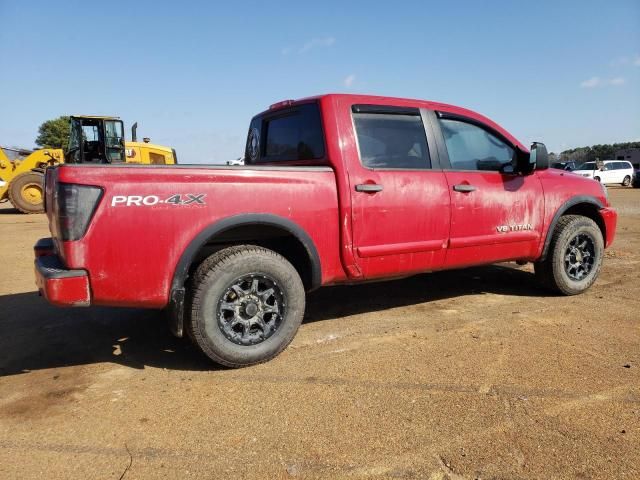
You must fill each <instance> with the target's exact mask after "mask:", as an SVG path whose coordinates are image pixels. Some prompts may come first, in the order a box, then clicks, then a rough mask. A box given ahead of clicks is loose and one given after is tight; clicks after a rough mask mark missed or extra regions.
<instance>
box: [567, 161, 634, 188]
mask: <svg viewBox="0 0 640 480" xmlns="http://www.w3.org/2000/svg"><path fill="white" fill-rule="evenodd" d="M602 163H604V166H603V167H602V168H601V169H598V167H597V166H596V162H586V163H583V164H582V165H579V166H578V168H576V169H575V170H573V172H572V173H575V174H577V175H581V176H583V177H589V178H593V179H594V180H598V181H599V182H600V183H604V184H611V183H617V184H620V185H624V186H625V187H628V186H629V185H631V180H633V176H634V173H635V170H634V169H633V165H631V163H630V162H627V161H624V160H605V161H604V162H602Z"/></svg>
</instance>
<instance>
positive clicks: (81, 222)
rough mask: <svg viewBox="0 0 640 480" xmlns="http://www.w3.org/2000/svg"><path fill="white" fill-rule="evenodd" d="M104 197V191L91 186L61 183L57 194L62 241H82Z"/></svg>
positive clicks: (58, 229)
mask: <svg viewBox="0 0 640 480" xmlns="http://www.w3.org/2000/svg"><path fill="white" fill-rule="evenodd" d="M101 197H102V189H101V188H100V187H93V186H90V185H75V184H72V183H59V184H58V189H57V191H56V192H55V201H54V214H55V217H56V226H57V228H56V230H57V232H56V233H57V234H58V237H59V238H60V239H61V240H62V241H72V240H79V239H81V238H82V237H83V236H84V234H85V233H86V231H87V228H88V227H89V223H90V222H91V218H92V217H93V214H94V212H95V210H96V207H97V206H98V203H99V202H100V198H101Z"/></svg>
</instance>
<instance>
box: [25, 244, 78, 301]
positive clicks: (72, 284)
mask: <svg viewBox="0 0 640 480" xmlns="http://www.w3.org/2000/svg"><path fill="white" fill-rule="evenodd" d="M36 245H37V244H36ZM35 273H36V285H37V286H38V290H39V291H40V294H41V295H42V296H44V298H46V299H47V301H48V302H49V303H51V304H53V305H57V306H59V307H87V306H89V305H90V304H91V290H90V288H89V275H88V274H87V272H86V271H84V270H68V269H67V268H65V267H64V265H63V264H62V262H61V261H60V258H58V256H57V255H45V256H38V254H37V252H36V260H35Z"/></svg>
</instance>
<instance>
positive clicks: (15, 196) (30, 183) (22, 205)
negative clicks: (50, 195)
mask: <svg viewBox="0 0 640 480" xmlns="http://www.w3.org/2000/svg"><path fill="white" fill-rule="evenodd" d="M43 184H44V175H43V174H42V173H40V172H26V173H21V174H20V175H18V176H17V177H16V178H14V179H13V180H12V181H11V185H9V200H11V203H12V204H13V206H14V207H16V208H17V209H18V210H20V211H21V212H22V213H42V212H44V188H43Z"/></svg>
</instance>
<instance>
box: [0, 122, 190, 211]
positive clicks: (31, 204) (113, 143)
mask: <svg viewBox="0 0 640 480" xmlns="http://www.w3.org/2000/svg"><path fill="white" fill-rule="evenodd" d="M70 122H71V125H70V127H71V128H70V131H69V147H68V148H67V151H66V152H63V151H62V150H61V149H52V148H45V149H43V150H35V151H30V150H22V149H15V148H6V147H5V148H4V149H3V148H2V147H0V202H4V201H7V200H9V201H11V203H12V204H13V206H14V207H15V208H16V209H18V210H19V211H21V212H23V213H41V212H43V211H44V205H43V203H44V202H43V199H44V192H43V183H44V182H43V181H44V169H45V168H47V167H50V166H52V165H57V164H60V163H103V164H110V163H111V164H117V163H140V164H151V165H172V164H175V163H178V159H177V156H176V151H175V150H174V149H172V148H169V147H165V146H162V145H155V144H152V143H149V139H148V138H145V139H144V141H142V142H138V141H137V138H136V129H137V126H138V124H137V123H135V124H134V125H133V127H132V129H131V137H132V138H131V139H132V141H131V142H125V140H124V124H123V123H122V120H120V119H119V118H118V117H97V116H86V115H74V116H72V117H71V120H70ZM5 151H6V152H9V154H11V157H12V158H10V156H9V155H8V154H7V153H6V152H5Z"/></svg>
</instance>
